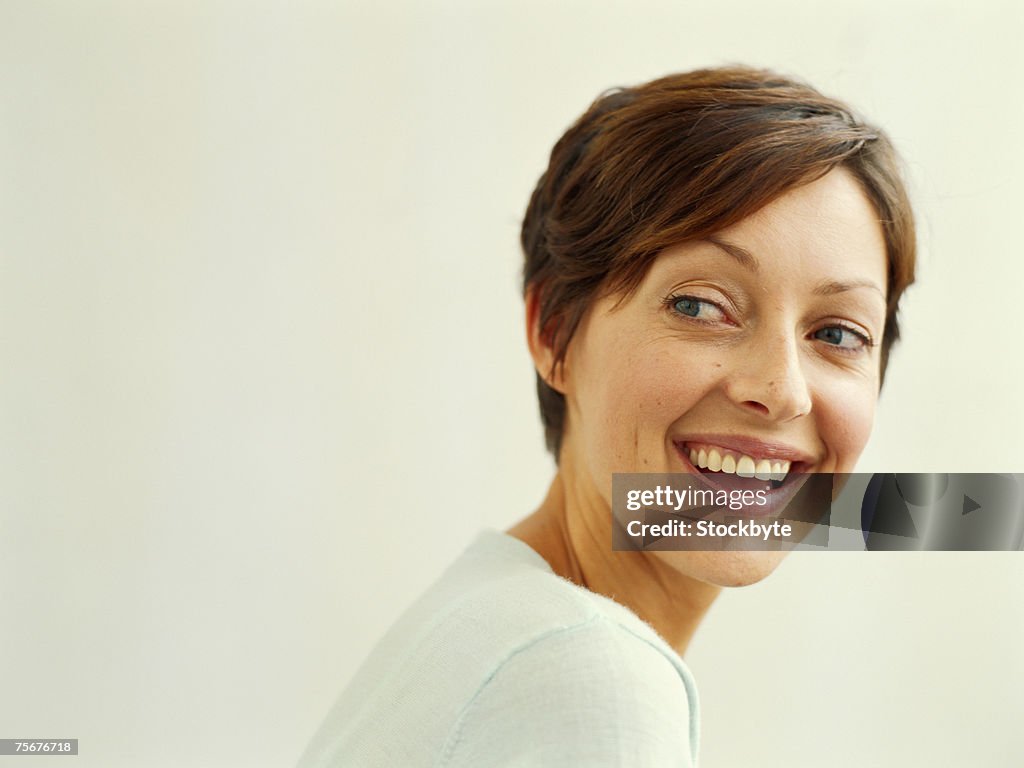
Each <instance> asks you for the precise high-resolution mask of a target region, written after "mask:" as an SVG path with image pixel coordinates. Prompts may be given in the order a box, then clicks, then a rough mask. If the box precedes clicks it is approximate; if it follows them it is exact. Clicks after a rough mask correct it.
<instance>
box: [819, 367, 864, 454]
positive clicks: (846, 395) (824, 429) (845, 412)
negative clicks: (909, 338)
mask: <svg viewBox="0 0 1024 768" xmlns="http://www.w3.org/2000/svg"><path fill="white" fill-rule="evenodd" d="M877 404H878V383H877V382H875V381H869V380H862V381H856V382H839V383H836V384H835V385H834V386H832V387H830V388H828V390H827V391H826V392H822V393H821V396H820V397H819V399H818V402H817V403H816V404H815V409H816V410H817V411H818V430H819V433H820V435H821V437H822V440H823V441H824V443H825V445H826V446H827V448H828V450H829V452H830V454H831V456H832V459H833V461H834V463H835V466H834V467H833V468H832V471H834V472H852V471H853V468H854V465H855V464H856V463H857V459H858V458H859V457H860V454H861V452H862V451H863V450H864V446H865V445H866V444H867V442H868V438H869V437H870V436H871V427H872V425H873V424H874V420H875V408H876V406H877Z"/></svg>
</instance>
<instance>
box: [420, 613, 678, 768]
mask: <svg viewBox="0 0 1024 768" xmlns="http://www.w3.org/2000/svg"><path fill="white" fill-rule="evenodd" d="M695 707H696V702H695V701H694V700H692V691H691V689H690V686H688V685H687V684H686V681H685V679H684V678H683V677H681V675H680V674H679V670H678V668H677V666H676V664H675V662H674V660H673V659H672V658H671V657H670V656H668V655H666V653H665V652H664V649H662V648H660V647H659V646H658V645H657V644H656V643H651V642H650V641H649V638H646V637H644V636H643V635H642V633H637V632H635V631H633V629H632V628H631V627H629V626H625V625H623V624H622V623H620V622H618V621H616V620H615V619H614V618H610V617H609V616H607V615H605V614H604V613H602V612H600V611H598V612H595V613H594V614H592V615H591V616H590V617H589V618H588V619H586V620H585V621H583V622H581V623H578V624H575V625H573V626H569V627H560V628H552V629H550V630H549V631H547V632H545V633H543V634H540V635H538V636H536V637H534V638H533V639H532V640H531V641H530V642H528V643H526V644H524V645H522V646H521V647H519V648H517V649H516V650H515V652H514V653H512V654H510V655H509V656H508V657H507V658H505V659H503V660H502V661H501V663H499V664H498V665H496V667H495V669H494V670H493V672H492V673H491V674H490V675H489V676H488V677H487V678H486V679H485V680H483V681H482V683H481V685H480V687H479V688H478V690H477V691H476V692H475V694H474V696H473V697H472V698H471V699H470V700H469V701H468V702H467V704H466V706H465V707H464V708H463V711H462V712H461V713H460V715H459V717H458V720H457V722H456V723H455V726H454V727H453V729H452V731H451V733H450V734H449V736H448V739H447V741H446V744H445V747H444V749H443V751H442V760H441V763H440V764H441V765H445V766H453V767H454V766H469V765H474V766H486V765H504V764H505V761H510V760H513V759H520V760H522V759H526V758H528V761H527V762H528V764H530V765H559V764H562V765H569V764H587V765H630V766H646V765H650V766H655V765H657V766H665V765H679V766H688V765H691V764H692V760H693V759H694V757H695V754H696V743H695V738H696V733H695V728H694V727H693V726H694V725H695V718H696V711H695Z"/></svg>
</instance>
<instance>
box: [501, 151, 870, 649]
mask: <svg viewBox="0 0 1024 768" xmlns="http://www.w3.org/2000/svg"><path fill="white" fill-rule="evenodd" d="M886 266H887V262H886V249H885V241H884V238H883V233H882V229H881V226H880V224H879V222H878V215H877V212H876V211H875V209H874V208H873V206H872V205H871V203H870V201H869V200H868V198H867V197H866V196H865V195H864V193H863V191H862V189H861V188H860V186H859V184H858V182H857V181H856V179H855V178H854V177H853V176H852V175H851V174H850V173H849V172H848V171H846V170H844V169H836V170H833V171H831V172H830V173H828V174H827V175H826V176H824V177H822V178H821V179H818V180H816V181H814V182H811V183H809V184H805V185H803V186H800V187H797V188H795V189H793V190H791V191H789V192H787V193H786V194H785V195H782V196H781V197H779V198H777V199H776V200H775V201H773V202H772V203H770V204H769V205H767V206H765V207H764V208H762V209H761V210H760V211H758V212H757V213H755V214H753V215H752V216H749V217H747V218H746V219H744V220H742V221H741V222H739V223H738V224H736V225H734V226H732V227H729V228H727V229H724V230H722V231H721V232H719V233H716V235H715V236H714V237H713V238H712V239H710V240H701V241H695V242H687V243H683V244H680V245H678V246H675V247H673V248H669V249H667V250H666V251H665V252H663V253H662V254H661V255H659V257H658V258H657V259H656V260H655V262H654V264H653V265H652V266H651V268H650V269H649V270H648V272H647V274H646V276H645V277H644V279H643V281H642V282H641V284H640V286H639V287H638V288H637V290H636V291H635V292H634V293H633V294H631V295H630V296H629V297H628V298H626V299H625V300H624V301H621V302H620V301H619V299H620V298H621V297H604V298H600V299H598V300H597V301H596V302H595V303H594V305H593V306H592V307H591V308H590V310H589V311H588V313H587V316H586V317H585V318H584V321H583V322H582V323H581V325H580V328H579V329H578V330H577V332H576V335H575V336H574V338H573V340H572V341H571V342H570V344H569V348H568V351H567V354H566V357H565V361H564V364H563V365H561V366H558V367H555V368H554V369H553V366H552V363H553V361H554V350H553V349H552V347H551V346H550V345H549V344H548V342H547V340H546V339H545V337H544V336H542V335H541V334H540V332H539V329H538V327H537V325H538V324H537V316H538V308H537V302H536V297H535V296H534V295H533V294H532V293H531V294H528V296H527V312H526V315H527V318H526V319H527V338H528V342H529V347H530V353H531V355H532V357H533V360H534V364H535V366H536V368H537V370H538V372H540V374H541V375H542V376H544V377H545V380H546V381H547V382H548V384H550V385H551V386H552V387H554V388H555V389H556V390H558V391H559V392H561V393H562V394H563V395H564V396H565V399H566V406H567V419H566V430H565V434H564V436H563V440H562V449H561V453H560V456H559V466H558V471H557V473H556V475H555V477H554V480H553V481H552V483H551V486H550V488H549V490H548V493H547V497H546V498H545V499H544V501H543V502H542V503H541V505H540V507H539V508H538V509H537V510H536V511H535V512H534V513H533V514H531V515H530V516H528V517H527V518H525V519H524V520H522V521H521V522H519V523H517V524H516V525H514V526H513V527H512V528H510V529H509V531H508V532H509V534H511V535H512V536H515V537H516V538H519V539H521V540H522V541H524V542H525V543H526V544H528V545H529V546H531V547H532V548H533V549H534V550H535V551H537V552H538V553H539V554H540V555H541V556H542V557H544V559H545V560H547V562H548V563H549V564H550V565H551V567H552V569H553V570H554V572H555V573H556V574H558V575H560V576H562V577H564V578H566V579H569V580H570V581H572V582H574V583H576V584H578V585H580V586H582V587H585V588H586V589H589V590H591V591H593V592H597V593H599V594H602V595H606V596H608V597H611V598H613V599H614V600H617V601H618V602H620V603H622V604H623V605H625V606H627V607H628V608H630V609H632V610H633V611H634V612H635V613H636V614H637V615H638V616H640V618H642V619H643V620H645V621H646V622H647V623H649V624H650V625H651V626H652V627H653V628H654V629H655V630H656V631H657V632H658V633H659V634H660V635H661V636H662V637H663V638H664V639H665V640H666V641H668V642H669V643H670V644H671V645H672V646H673V647H674V648H675V649H676V651H678V652H679V653H680V654H683V653H684V652H685V650H686V648H687V646H688V645H689V643H690V641H691V639H692V638H693V635H694V633H695V631H696V629H697V627H698V625H699V624H700V621H701V620H702V618H703V617H704V615H705V613H706V612H707V610H708V608H709V607H710V606H711V604H712V603H713V602H714V600H715V598H716V597H717V596H718V594H719V593H720V591H721V589H722V587H725V586H739V585H743V584H750V583H753V582H755V581H758V580H760V579H761V578H764V577H765V576H767V575H768V574H769V573H771V571H772V570H774V568H775V567H776V566H777V565H778V563H779V562H780V561H781V559H782V557H783V556H784V553H779V552H742V553H741V552H735V553H722V552H718V553H713V552H707V553H705V552H616V551H613V550H612V547H611V532H612V519H611V513H610V498H611V475H612V473H613V472H693V471H696V470H695V468H694V467H693V466H692V464H690V463H689V462H688V461H687V460H686V459H685V458H684V456H685V454H686V446H688V445H690V444H691V443H695V442H700V443H713V444H718V445H723V446H724V447H726V448H730V449H731V448H737V449H739V448H744V452H747V453H754V454H756V453H757V452H758V451H761V452H763V453H765V454H766V455H767V456H769V457H771V456H776V455H777V456H782V457H791V458H792V459H793V460H794V462H796V461H800V462H802V465H803V468H804V470H805V471H812V472H836V473H840V472H851V471H853V468H854V465H855V463H856V460H857V458H858V457H859V455H860V453H861V451H862V450H863V448H864V445H865V443H866V442H867V439H868V436H869V434H870V430H871V425H872V422H873V419H874V411H875V406H876V403H877V399H878V389H879V382H880V354H879V350H880V342H881V340H882V332H883V328H884V323H885V309H886V305H885V295H886V289H887V284H886V276H887V269H886Z"/></svg>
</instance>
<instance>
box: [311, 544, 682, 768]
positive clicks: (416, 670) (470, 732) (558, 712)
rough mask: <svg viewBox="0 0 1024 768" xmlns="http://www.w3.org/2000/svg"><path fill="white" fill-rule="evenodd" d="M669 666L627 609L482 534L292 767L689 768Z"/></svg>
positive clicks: (412, 612)
mask: <svg viewBox="0 0 1024 768" xmlns="http://www.w3.org/2000/svg"><path fill="white" fill-rule="evenodd" d="M697 747H698V704H697V691H696V686H695V685H694V682H693V678H692V676H691V674H690V672H689V670H688V669H687V668H686V666H685V664H684V663H683V660H682V659H681V658H680V657H679V655H678V654H677V653H676V652H675V651H674V650H672V648H671V647H669V646H668V645H667V644H666V643H665V642H664V640H662V638H661V637H660V636H659V635H658V634H657V633H656V632H655V631H654V630H653V629H652V628H651V627H650V626H649V625H647V624H646V623H644V622H643V621H641V620H640V618H639V617H637V616H636V614H634V613H633V612H632V611H630V610H629V609H628V608H626V607H624V606H622V605H620V604H619V603H616V602H615V601H613V600H611V599H609V598H606V597H603V596H601V595H598V594H595V593H593V592H590V591H588V590H586V589H583V588H582V587H579V586H576V585H575V584H573V583H572V582H570V581H567V580H566V579H563V578H561V577H560V576H557V575H556V574H555V573H554V572H553V571H552V570H551V568H550V566H549V565H548V564H547V562H546V561H545V560H544V559H543V558H542V557H541V556H540V555H538V554H537V553H536V552H535V551H534V550H533V549H531V548H530V547H529V546H527V545H526V544H525V543H523V542H521V541H519V540H518V539H516V538H514V537H512V536H509V535H507V534H504V533H499V532H497V531H492V530H485V531H482V532H481V533H480V534H479V535H478V536H477V538H476V539H475V540H474V541H473V543H472V544H471V545H470V546H469V547H468V549H466V551H465V552H464V553H463V554H462V555H461V556H460V557H459V558H458V559H457V560H456V561H455V562H454V563H453V564H452V565H451V566H450V567H449V568H448V569H447V570H446V571H445V572H444V574H443V575H442V576H441V578H440V579H438V581H437V582H436V583H435V584H434V585H433V586H432V587H430V589H428V590H427V592H426V593H425V594H424V595H423V596H422V597H421V598H420V599H419V600H417V601H416V602H415V603H414V604H413V605H412V606H411V607H410V608H409V609H408V610H407V611H406V612H405V614H404V615H403V616H402V617H401V618H400V619H399V620H398V621H397V622H396V624H395V625H394V626H393V627H392V628H391V629H390V630H389V631H388V633H387V634H386V635H385V636H384V638H383V639H382V640H381V642H380V643H379V644H378V646H377V647H376V648H375V649H374V650H373V652H372V653H371V655H370V657H369V658H368V659H367V660H366V662H365V663H364V664H363V666H362V667H361V668H360V669H359V670H358V671H357V672H356V675H355V677H354V678H353V679H352V681H351V683H350V684H349V686H348V688H347V689H346V690H345V691H344V692H343V693H342V695H341V697H340V699H339V700H338V702H337V704H336V705H335V706H334V707H333V709H332V710H331V712H330V713H329V715H328V716H327V718H326V720H325V721H324V723H323V725H322V726H321V727H320V730H319V731H318V732H317V734H316V736H315V737H314V739H313V740H312V742H311V743H310V745H309V747H308V748H307V750H306V752H305V754H304V755H303V757H302V760H301V761H300V763H299V766H300V768H342V767H344V768H371V767H372V768H376V767H377V766H389V767H391V766H399V767H400V768H418V767H419V766H431V767H433V768H463V767H465V768H469V766H472V767H473V768H489V767H490V766H494V767H495V768H497V766H544V767H545V768H546V767H547V766H551V767H552V768H554V767H555V766H557V767H558V768H566V767H567V766H602V767H603V766H629V768H648V767H650V768H654V767H655V766H658V767H659V768H661V767H663V766H673V767H674V766H695V765H696V762H697Z"/></svg>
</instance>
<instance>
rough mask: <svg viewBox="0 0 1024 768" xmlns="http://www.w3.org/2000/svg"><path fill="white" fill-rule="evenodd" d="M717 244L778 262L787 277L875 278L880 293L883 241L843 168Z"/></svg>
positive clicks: (750, 218)
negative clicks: (838, 275) (734, 246)
mask: <svg viewBox="0 0 1024 768" xmlns="http://www.w3.org/2000/svg"><path fill="white" fill-rule="evenodd" d="M719 234H720V235H721V237H722V238H724V239H727V240H730V241H735V242H737V243H739V244H741V245H743V246H744V247H745V248H746V249H747V250H748V251H750V252H751V253H754V254H756V255H758V256H759V257H760V258H762V259H767V258H772V257H774V258H775V259H780V260H781V261H782V262H783V263H784V264H786V266H787V267H788V268H789V269H792V270H797V271H795V272H794V274H793V277H794V278H797V277H799V276H801V275H806V276H810V275H812V274H815V273H821V272H829V273H841V275H842V277H844V278H845V277H849V278H857V277H863V276H869V277H870V276H878V277H879V280H880V281H882V283H881V286H880V287H881V288H882V289H883V291H884V290H885V287H886V286H885V283H884V276H885V274H886V272H887V269H886V246H885V235H884V233H883V231H882V225H881V222H880V221H879V218H878V212H877V211H876V210H875V207H874V205H873V204H872V203H871V201H870V200H869V199H868V197H867V195H866V194H865V193H864V191H863V189H862V188H861V185H860V183H859V182H858V181H857V180H856V178H854V176H853V175H852V174H851V173H850V172H849V171H847V170H846V169H843V168H838V169H835V170H833V171H831V172H829V173H828V174H826V175H825V176H823V177H822V178H820V179H817V180H815V181H813V182H810V183H808V184H804V185H801V186H799V187H796V188H794V189H791V190H790V191H788V192H786V193H785V194H783V195H781V196H780V197H778V198H776V199H775V200H773V201H772V202H770V203H769V204H768V205H766V206H764V207H763V208H761V209H760V210H758V211H756V212H754V213H753V214H751V215H750V216H748V217H747V218H745V219H743V220H742V221H740V222H738V223H737V224H734V225H733V226H731V227H728V228H726V229H724V230H722V231H721V232H720V233H719Z"/></svg>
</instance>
